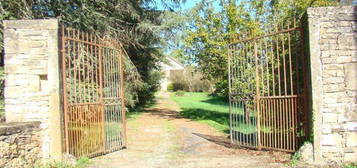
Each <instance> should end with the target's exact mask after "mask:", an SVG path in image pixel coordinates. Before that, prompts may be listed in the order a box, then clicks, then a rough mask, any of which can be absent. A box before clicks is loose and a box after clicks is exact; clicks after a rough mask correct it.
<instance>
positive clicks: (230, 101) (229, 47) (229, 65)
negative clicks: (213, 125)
mask: <svg viewBox="0 0 357 168" xmlns="http://www.w3.org/2000/svg"><path fill="white" fill-rule="evenodd" d="M231 85H232V84H231V45H228V90H229V95H228V96H229V120H230V123H229V127H230V129H229V132H230V139H231V143H233V131H232V129H233V128H232V124H233V121H232V107H231V106H232V98H231V96H232V90H231V87H232V86H231Z"/></svg>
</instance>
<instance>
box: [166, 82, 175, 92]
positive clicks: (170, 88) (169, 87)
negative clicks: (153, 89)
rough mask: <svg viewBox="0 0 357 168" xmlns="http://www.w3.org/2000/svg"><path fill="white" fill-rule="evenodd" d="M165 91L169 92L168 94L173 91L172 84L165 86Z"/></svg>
mask: <svg viewBox="0 0 357 168" xmlns="http://www.w3.org/2000/svg"><path fill="white" fill-rule="evenodd" d="M167 91H169V92H172V91H174V85H173V84H172V83H169V84H168V85H167Z"/></svg>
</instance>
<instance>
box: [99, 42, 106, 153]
mask: <svg viewBox="0 0 357 168" xmlns="http://www.w3.org/2000/svg"><path fill="white" fill-rule="evenodd" d="M98 40H100V39H98ZM99 43H101V42H99ZM102 50H103V48H102V47H101V46H100V45H99V46H98V51H99V53H98V57H99V58H98V61H99V63H98V64H99V65H98V68H99V101H100V104H101V107H100V109H101V110H102V120H103V122H105V105H104V100H103V69H102V68H103V55H102V54H103V53H102ZM102 124H103V130H102V131H103V133H102V137H103V149H102V150H103V152H106V137H105V123H102Z"/></svg>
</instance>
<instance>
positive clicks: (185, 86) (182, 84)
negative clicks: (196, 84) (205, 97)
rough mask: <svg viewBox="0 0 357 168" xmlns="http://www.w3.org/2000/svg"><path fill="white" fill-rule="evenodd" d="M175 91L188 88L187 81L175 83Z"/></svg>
mask: <svg viewBox="0 0 357 168" xmlns="http://www.w3.org/2000/svg"><path fill="white" fill-rule="evenodd" d="M172 85H173V91H175V92H176V91H179V90H187V85H186V84H185V83H173V84H172Z"/></svg>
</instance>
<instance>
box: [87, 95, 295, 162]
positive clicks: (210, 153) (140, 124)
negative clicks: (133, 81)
mask: <svg viewBox="0 0 357 168" xmlns="http://www.w3.org/2000/svg"><path fill="white" fill-rule="evenodd" d="M127 128H128V130H127V134H128V148H127V149H124V150H121V151H118V152H114V153H110V154H107V155H104V156H100V157H97V158H94V159H93V163H92V165H91V166H90V167H93V168H94V167H103V168H119V167H120V168H123V167H130V168H136V167H138V168H171V167H174V168H176V167H177V168H181V167H182V168H196V167H197V168H233V167H238V168H240V167H241V168H249V167H252V168H259V167H262V168H265V167H266V168H271V167H279V168H280V167H287V166H286V164H285V163H287V161H288V155H287V154H284V153H279V152H262V151H252V150H245V149H237V148H235V147H232V146H231V145H230V143H229V140H228V138H227V135H226V134H223V133H220V132H217V131H216V130H215V129H213V128H211V127H210V126H208V125H206V124H202V123H198V122H195V121H191V120H189V119H185V118H182V117H180V116H179V107H178V106H177V105H176V103H175V102H173V101H172V100H170V99H169V95H168V93H160V94H159V95H158V98H157V104H156V105H155V106H154V107H152V108H149V109H146V111H145V113H143V114H141V115H139V116H138V117H137V118H135V119H130V120H129V121H128V125H127Z"/></svg>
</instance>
